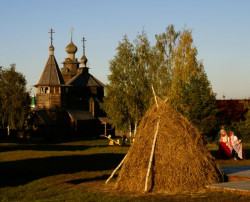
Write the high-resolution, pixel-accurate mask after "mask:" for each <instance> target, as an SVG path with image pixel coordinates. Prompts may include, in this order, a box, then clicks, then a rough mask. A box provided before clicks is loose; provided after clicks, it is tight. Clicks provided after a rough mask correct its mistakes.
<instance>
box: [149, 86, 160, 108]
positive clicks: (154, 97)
mask: <svg viewBox="0 0 250 202" xmlns="http://www.w3.org/2000/svg"><path fill="white" fill-rule="evenodd" d="M151 87H152V91H153V94H154V98H155V104H156V106H157V109H158V107H159V105H158V102H157V98H156V95H155V90H154V86H153V85H151Z"/></svg>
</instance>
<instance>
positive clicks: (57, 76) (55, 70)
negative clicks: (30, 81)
mask: <svg viewBox="0 0 250 202" xmlns="http://www.w3.org/2000/svg"><path fill="white" fill-rule="evenodd" d="M62 84H64V80H63V77H62V74H61V71H60V69H59V67H58V64H57V62H56V58H55V56H54V55H50V56H49V58H48V61H47V63H46V65H45V67H44V69H43V72H42V74H41V76H40V79H39V81H38V83H37V84H36V86H59V85H62Z"/></svg>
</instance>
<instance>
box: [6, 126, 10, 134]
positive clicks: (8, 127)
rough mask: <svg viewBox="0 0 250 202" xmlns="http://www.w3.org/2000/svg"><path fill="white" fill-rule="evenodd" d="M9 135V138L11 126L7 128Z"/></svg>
mask: <svg viewBox="0 0 250 202" xmlns="http://www.w3.org/2000/svg"><path fill="white" fill-rule="evenodd" d="M7 134H8V136H10V126H9V125H8V126H7Z"/></svg>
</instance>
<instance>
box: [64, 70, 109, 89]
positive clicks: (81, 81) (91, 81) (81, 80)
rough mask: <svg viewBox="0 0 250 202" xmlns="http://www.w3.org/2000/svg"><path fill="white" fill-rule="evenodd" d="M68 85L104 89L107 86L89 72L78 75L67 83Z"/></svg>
mask: <svg viewBox="0 0 250 202" xmlns="http://www.w3.org/2000/svg"><path fill="white" fill-rule="evenodd" d="M67 85H72V86H78V87H104V86H105V85H104V84H103V83H102V82H101V81H99V80H98V79H97V78H95V77H94V76H93V75H91V74H89V73H88V72H84V71H82V72H81V73H79V74H77V75H76V76H75V77H73V78H72V79H71V80H69V81H68V82H67Z"/></svg>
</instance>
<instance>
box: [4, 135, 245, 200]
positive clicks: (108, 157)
mask: <svg viewBox="0 0 250 202" xmlns="http://www.w3.org/2000/svg"><path fill="white" fill-rule="evenodd" d="M243 147H244V150H245V153H246V156H247V157H250V144H244V145H243ZM208 148H209V150H210V151H211V153H212V154H214V153H215V151H216V150H217V146H216V145H214V144H211V145H208ZM128 149H129V147H128V146H125V147H119V146H108V140H106V139H105V140H88V141H87V140H85V141H83V140H82V141H74V142H67V143H63V142H62V143H50V144H44V143H43V142H42V141H41V140H30V141H28V142H27V141H23V142H21V141H20V142H11V141H9V142H6V141H5V142H3V141H0V201H173V200H184V201H197V200H202V201H233V200H237V201H247V200H250V196H248V195H244V194H239V193H233V192H217V191H216V192H215V191H213V192H212V191H208V190H204V191H201V192H199V193H187V194H181V195H180V194H178V195H154V194H146V195H135V194H133V193H126V190H124V192H123V193H117V192H115V191H113V189H112V187H113V185H114V180H112V181H111V182H110V183H109V184H108V185H105V180H106V179H107V178H108V177H109V175H110V174H111V172H112V171H113V170H114V168H115V167H116V166H117V165H118V164H119V163H120V161H121V160H122V158H123V157H124V155H125V154H126V152H127V151H128ZM217 162H218V164H219V165H221V166H230V165H250V160H243V161H232V160H219V161H217Z"/></svg>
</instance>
